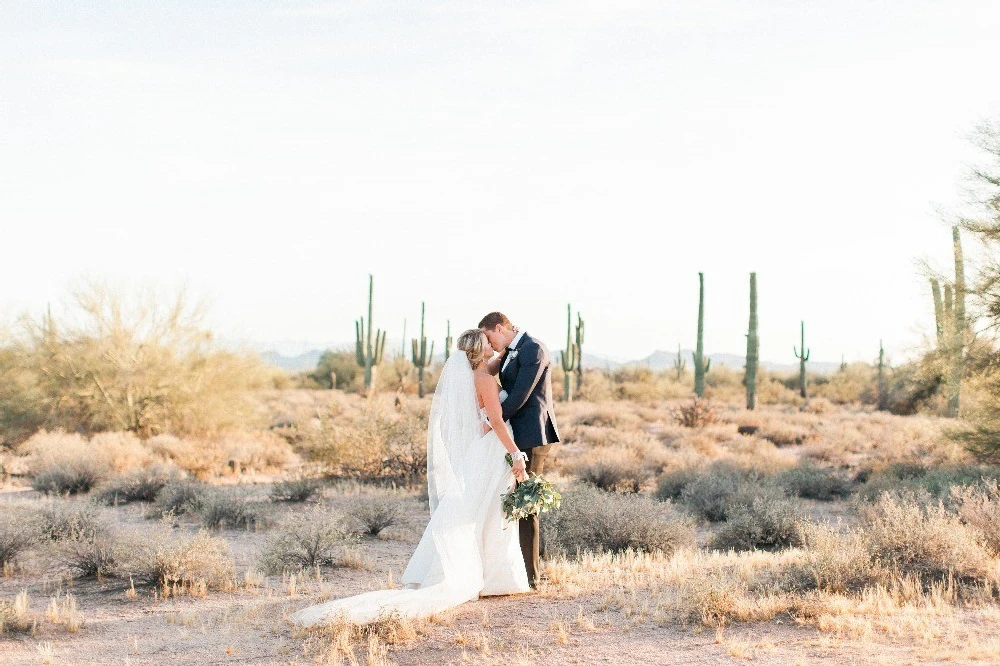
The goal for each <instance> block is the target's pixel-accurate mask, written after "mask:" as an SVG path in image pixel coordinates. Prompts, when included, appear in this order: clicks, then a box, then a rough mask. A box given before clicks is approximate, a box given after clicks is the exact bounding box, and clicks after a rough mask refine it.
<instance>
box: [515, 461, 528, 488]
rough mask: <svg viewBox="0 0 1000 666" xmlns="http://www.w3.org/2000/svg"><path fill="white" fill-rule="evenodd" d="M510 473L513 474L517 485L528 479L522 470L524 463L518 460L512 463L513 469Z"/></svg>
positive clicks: (525, 471) (526, 473) (525, 472)
mask: <svg viewBox="0 0 1000 666" xmlns="http://www.w3.org/2000/svg"><path fill="white" fill-rule="evenodd" d="M511 471H513V472H514V478H515V479H517V481H518V483H520V482H521V481H525V480H526V479H527V478H528V472H527V470H526V469H525V468H524V461H523V460H521V459H520V458H518V459H517V460H515V461H514V467H513V468H512V470H511Z"/></svg>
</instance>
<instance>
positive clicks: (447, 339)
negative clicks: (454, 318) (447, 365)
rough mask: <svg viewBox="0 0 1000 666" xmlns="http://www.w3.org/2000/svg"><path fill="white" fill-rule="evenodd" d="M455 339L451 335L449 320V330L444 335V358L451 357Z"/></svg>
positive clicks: (449, 322)
mask: <svg viewBox="0 0 1000 666" xmlns="http://www.w3.org/2000/svg"><path fill="white" fill-rule="evenodd" d="M454 342H455V341H454V340H453V339H452V337H451V320H450V319H449V320H448V331H447V332H446V333H445V335H444V360H445V361H447V360H448V359H449V358H451V345H452V344H453V343H454Z"/></svg>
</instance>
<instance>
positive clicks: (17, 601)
mask: <svg viewBox="0 0 1000 666" xmlns="http://www.w3.org/2000/svg"><path fill="white" fill-rule="evenodd" d="M37 626H38V620H37V619H35V618H34V617H32V615H31V609H30V602H29V601H28V591H27V590H21V592H19V593H18V595H17V596H16V597H14V601H13V603H12V602H9V601H0V635H3V634H27V633H34V631H35V628H36V627H37Z"/></svg>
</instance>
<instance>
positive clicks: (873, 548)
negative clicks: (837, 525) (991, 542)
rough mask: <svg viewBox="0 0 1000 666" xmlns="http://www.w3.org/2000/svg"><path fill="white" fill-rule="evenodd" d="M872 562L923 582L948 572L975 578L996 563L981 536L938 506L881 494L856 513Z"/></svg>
mask: <svg viewBox="0 0 1000 666" xmlns="http://www.w3.org/2000/svg"><path fill="white" fill-rule="evenodd" d="M861 519H862V525H863V527H864V532H865V535H866V537H867V539H868V541H869V552H870V554H871V557H872V559H873V561H875V562H877V563H879V564H881V565H883V566H886V567H888V568H890V569H891V570H893V571H898V572H899V573H900V574H903V575H913V576H916V577H919V578H920V579H921V580H922V581H924V582H925V583H930V582H932V581H940V580H942V579H943V578H946V577H947V576H949V575H954V576H955V578H956V579H959V580H965V581H970V582H974V581H977V580H982V579H984V578H989V577H990V576H991V575H992V570H993V569H994V568H995V567H993V565H992V564H991V560H990V555H989V552H988V551H987V550H986V547H985V546H984V545H983V543H982V537H981V536H980V535H979V534H978V533H977V532H976V531H975V530H974V529H972V528H971V527H968V526H966V525H964V524H963V523H962V522H961V520H960V519H959V517H958V516H956V515H954V514H951V513H949V512H948V511H946V510H945V509H944V508H943V507H941V506H940V505H938V506H934V505H921V504H918V503H915V502H909V501H907V500H906V499H905V498H899V497H893V496H891V495H889V494H884V495H883V496H882V497H881V498H879V499H878V500H877V501H876V502H875V503H874V504H873V505H870V506H867V507H864V508H863V510H862V512H861Z"/></svg>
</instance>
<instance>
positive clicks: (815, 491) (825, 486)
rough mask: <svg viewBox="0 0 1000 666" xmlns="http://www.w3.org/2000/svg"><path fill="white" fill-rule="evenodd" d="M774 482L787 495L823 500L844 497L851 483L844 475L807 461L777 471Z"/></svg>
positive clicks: (849, 490)
mask: <svg viewBox="0 0 1000 666" xmlns="http://www.w3.org/2000/svg"><path fill="white" fill-rule="evenodd" d="M775 483H777V484H778V485H779V486H781V487H782V488H784V489H785V491H786V492H787V493H788V494H789V495H795V496H797V497H806V498H808V499H816V500H824V501H832V500H835V499H839V498H842V497H846V496H847V495H849V494H850V492H851V484H850V481H849V480H848V479H847V477H846V476H844V475H843V474H840V473H837V472H835V471H833V470H829V469H823V468H820V467H816V466H814V465H812V464H811V463H809V462H800V463H799V464H798V465H797V466H795V467H792V468H790V469H787V470H784V471H783V472H779V473H778V474H777V476H776V477H775Z"/></svg>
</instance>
